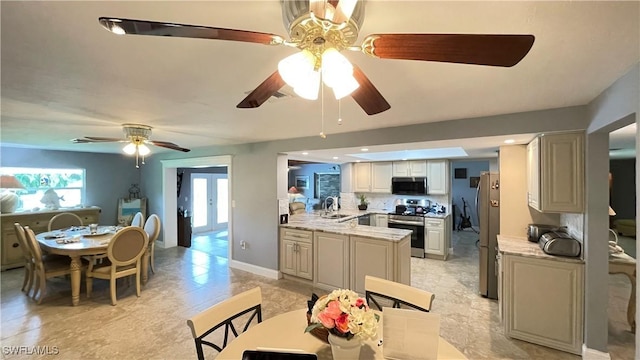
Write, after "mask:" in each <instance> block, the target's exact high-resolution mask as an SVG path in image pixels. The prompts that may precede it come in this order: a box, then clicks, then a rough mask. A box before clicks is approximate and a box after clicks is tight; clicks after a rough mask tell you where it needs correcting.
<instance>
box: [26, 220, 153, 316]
mask: <svg viewBox="0 0 640 360" xmlns="http://www.w3.org/2000/svg"><path fill="white" fill-rule="evenodd" d="M119 229H121V228H120V227H116V226H99V227H98V231H97V233H95V234H91V233H90V232H89V227H88V226H72V227H71V228H69V229H64V230H54V231H48V232H44V233H40V234H38V235H36V239H37V240H38V243H39V244H40V247H41V248H42V250H43V251H45V252H47V253H50V254H57V255H65V256H68V257H70V258H71V263H70V265H69V267H70V270H71V304H72V305H73V306H77V305H78V303H79V302H80V275H81V268H82V267H81V265H82V262H81V260H80V258H81V257H82V256H88V255H101V254H106V253H107V247H108V246H109V242H110V241H111V239H112V238H113V237H114V235H115V234H116V233H117V231H118V230H119ZM148 264H149V249H148V247H147V250H146V251H145V252H144V254H143V255H142V264H141V271H142V276H141V281H142V283H143V284H146V282H147V280H148V278H149V274H148Z"/></svg>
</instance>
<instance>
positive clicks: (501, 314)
mask: <svg viewBox="0 0 640 360" xmlns="http://www.w3.org/2000/svg"><path fill="white" fill-rule="evenodd" d="M496 257H497V260H498V316H499V317H500V322H503V321H504V311H503V310H502V308H503V306H504V305H503V304H504V294H503V291H504V286H503V284H502V281H503V278H504V277H503V276H502V269H503V265H502V253H501V252H498V254H497V255H496Z"/></svg>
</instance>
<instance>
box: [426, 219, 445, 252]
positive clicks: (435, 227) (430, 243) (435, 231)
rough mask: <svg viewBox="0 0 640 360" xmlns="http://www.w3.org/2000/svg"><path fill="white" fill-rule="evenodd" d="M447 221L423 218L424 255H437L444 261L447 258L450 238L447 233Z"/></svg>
mask: <svg viewBox="0 0 640 360" xmlns="http://www.w3.org/2000/svg"><path fill="white" fill-rule="evenodd" d="M449 219H450V217H447V218H445V219H431V218H425V221H424V228H425V229H424V233H425V235H424V236H425V239H424V252H425V254H431V255H437V256H438V257H442V258H443V259H445V260H446V258H447V257H448V256H449V247H450V242H451V236H450V232H449V226H448V225H447V224H449Z"/></svg>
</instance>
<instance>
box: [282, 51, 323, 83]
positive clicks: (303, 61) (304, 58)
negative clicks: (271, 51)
mask: <svg viewBox="0 0 640 360" xmlns="http://www.w3.org/2000/svg"><path fill="white" fill-rule="evenodd" d="M315 64H316V60H315V57H314V56H313V54H312V53H311V52H310V51H308V50H302V51H300V52H298V53H295V54H293V55H291V56H287V57H286V58H284V59H282V60H280V62H279V63H278V72H279V73H280V76H281V77H282V80H284V82H286V83H287V84H288V85H289V86H291V87H292V88H296V87H297V86H298V85H300V83H301V82H303V81H304V79H305V76H306V75H307V74H308V73H312V72H314V71H313V70H314V68H315Z"/></svg>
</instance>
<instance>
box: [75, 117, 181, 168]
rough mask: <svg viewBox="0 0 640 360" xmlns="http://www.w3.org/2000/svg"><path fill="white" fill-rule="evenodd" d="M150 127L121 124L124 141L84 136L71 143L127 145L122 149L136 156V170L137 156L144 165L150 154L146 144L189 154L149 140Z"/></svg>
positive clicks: (165, 143) (169, 144) (178, 147)
mask: <svg viewBox="0 0 640 360" xmlns="http://www.w3.org/2000/svg"><path fill="white" fill-rule="evenodd" d="M151 129H152V128H151V126H147V125H140V124H122V131H123V132H124V137H125V138H124V139H118V138H108V137H99V136H85V137H82V138H76V139H72V140H71V141H72V142H74V143H76V144H85V143H101V142H121V143H128V144H127V145H125V147H124V148H122V151H124V152H125V153H126V154H129V155H135V156H136V168H139V167H140V166H139V165H138V156H141V157H142V164H143V165H144V157H145V156H147V155H149V154H150V153H151V150H150V149H149V148H148V147H147V145H146V144H149V145H155V146H159V147H163V148H167V149H171V150H178V151H182V152H189V151H191V150H190V149H185V148H183V147H180V146H178V145H176V144H174V143H171V142H167V141H157V140H150V139H149V137H150V136H151Z"/></svg>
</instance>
